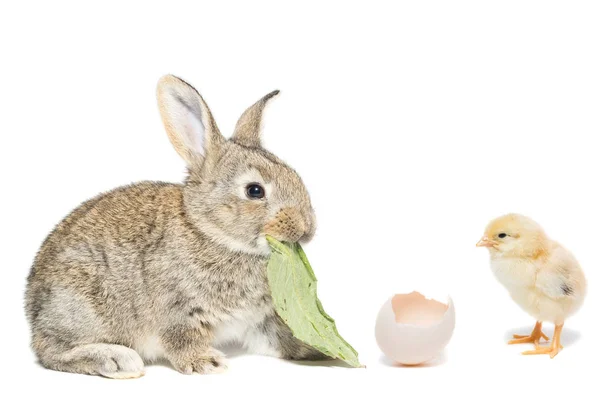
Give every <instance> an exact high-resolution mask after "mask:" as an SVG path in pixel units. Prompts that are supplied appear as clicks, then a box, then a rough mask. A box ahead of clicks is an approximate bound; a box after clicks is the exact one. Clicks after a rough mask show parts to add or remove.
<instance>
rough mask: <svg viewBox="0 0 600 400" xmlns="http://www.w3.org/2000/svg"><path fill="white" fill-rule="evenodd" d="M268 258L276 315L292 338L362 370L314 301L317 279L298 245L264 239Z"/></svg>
mask: <svg viewBox="0 0 600 400" xmlns="http://www.w3.org/2000/svg"><path fill="white" fill-rule="evenodd" d="M267 240H268V242H269V245H270V246H271V250H272V251H271V258H270V259H269V264H268V266H267V276H268V278H269V286H270V287H271V296H272V297H273V304H274V305H275V310H276V311H277V314H279V316H280V317H281V318H282V319H283V321H284V322H285V323H286V324H287V326H288V327H289V328H290V329H291V330H292V333H293V334H294V336H295V337H296V338H297V339H299V340H301V341H303V342H304V343H306V344H307V345H309V346H312V347H314V348H315V349H317V350H319V351H320V352H322V353H324V354H326V355H328V356H330V357H332V358H337V359H340V360H343V361H345V362H346V363H347V364H349V365H351V366H353V367H362V365H361V363H360V362H359V361H358V353H357V352H356V350H354V349H353V348H352V346H350V344H348V342H346V341H345V340H344V339H343V338H342V337H341V336H340V334H339V333H338V331H337V328H336V326H335V321H334V320H333V318H331V317H330V316H329V315H328V314H327V313H326V312H325V310H323V306H322V305H321V302H320V301H319V299H318V298H317V278H316V277H315V273H314V272H313V270H312V268H311V267H310V264H309V263H308V259H307V258H306V254H305V253H304V251H303V250H302V247H300V245H299V244H295V243H282V242H279V241H277V240H275V239H274V238H272V237H270V236H267Z"/></svg>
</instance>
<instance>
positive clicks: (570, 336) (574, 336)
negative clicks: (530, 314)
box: [504, 324, 581, 347]
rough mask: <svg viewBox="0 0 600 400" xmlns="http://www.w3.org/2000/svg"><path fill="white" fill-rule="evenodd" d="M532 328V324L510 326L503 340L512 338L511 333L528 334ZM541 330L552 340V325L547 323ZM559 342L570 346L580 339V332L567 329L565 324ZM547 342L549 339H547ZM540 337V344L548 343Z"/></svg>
mask: <svg viewBox="0 0 600 400" xmlns="http://www.w3.org/2000/svg"><path fill="white" fill-rule="evenodd" d="M532 329H533V324H531V325H529V326H522V327H520V328H511V329H509V330H507V331H506V332H505V333H504V340H505V341H506V342H508V341H509V340H511V339H512V338H513V335H515V334H516V335H528V334H530V333H531V331H532ZM542 330H543V332H544V333H545V334H546V336H548V337H549V338H550V340H552V335H554V325H552V324H548V326H544V327H543V328H542ZM560 339H561V343H562V345H563V346H565V347H566V346H570V345H572V344H574V343H576V342H577V341H578V340H579V339H581V333H579V331H575V330H573V329H569V328H568V327H567V326H565V327H564V328H563V330H562V334H561V337H560ZM548 342H549V341H548ZM548 342H546V341H544V340H543V339H542V341H541V343H540V344H544V343H548ZM522 345H531V344H529V343H524V344H522ZM522 345H513V346H522Z"/></svg>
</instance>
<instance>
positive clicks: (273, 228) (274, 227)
mask: <svg viewBox="0 0 600 400" xmlns="http://www.w3.org/2000/svg"><path fill="white" fill-rule="evenodd" d="M308 228H310V227H309V226H307V223H306V222H305V219H304V217H303V216H302V214H301V213H300V211H298V210H297V209H296V208H292V207H285V208H282V209H281V210H279V212H278V213H277V215H275V218H274V219H273V220H272V221H270V222H269V223H267V225H265V229H264V233H265V234H267V235H270V236H273V237H274V238H276V239H277V240H281V241H284V242H297V241H299V240H301V239H304V237H305V236H306V235H307V234H309V235H310V237H312V233H311V229H308ZM309 239H310V238H309Z"/></svg>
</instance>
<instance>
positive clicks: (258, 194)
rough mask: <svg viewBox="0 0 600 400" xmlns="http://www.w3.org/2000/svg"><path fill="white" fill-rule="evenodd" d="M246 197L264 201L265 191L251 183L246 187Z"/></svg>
mask: <svg viewBox="0 0 600 400" xmlns="http://www.w3.org/2000/svg"><path fill="white" fill-rule="evenodd" d="M246 195H247V196H248V197H250V198H251V199H262V198H263V197H265V189H264V188H263V187H262V186H261V185H259V184H258V183H251V184H249V185H248V186H246Z"/></svg>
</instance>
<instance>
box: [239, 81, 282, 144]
mask: <svg viewBox="0 0 600 400" xmlns="http://www.w3.org/2000/svg"><path fill="white" fill-rule="evenodd" d="M278 94H279V90H274V91H272V92H271V93H269V94H268V95H266V96H265V97H263V98H262V99H260V100H259V101H257V102H256V103H254V105H252V106H250V108H248V109H247V110H246V111H244V113H243V114H242V116H241V117H240V119H239V120H238V122H237V124H236V126H235V131H234V132H233V137H232V140H233V141H234V142H235V143H238V144H241V145H242V146H246V147H260V131H261V122H262V114H263V111H264V109H265V106H266V105H267V103H268V102H269V100H271V99H272V98H273V97H275V96H277V95H278Z"/></svg>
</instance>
